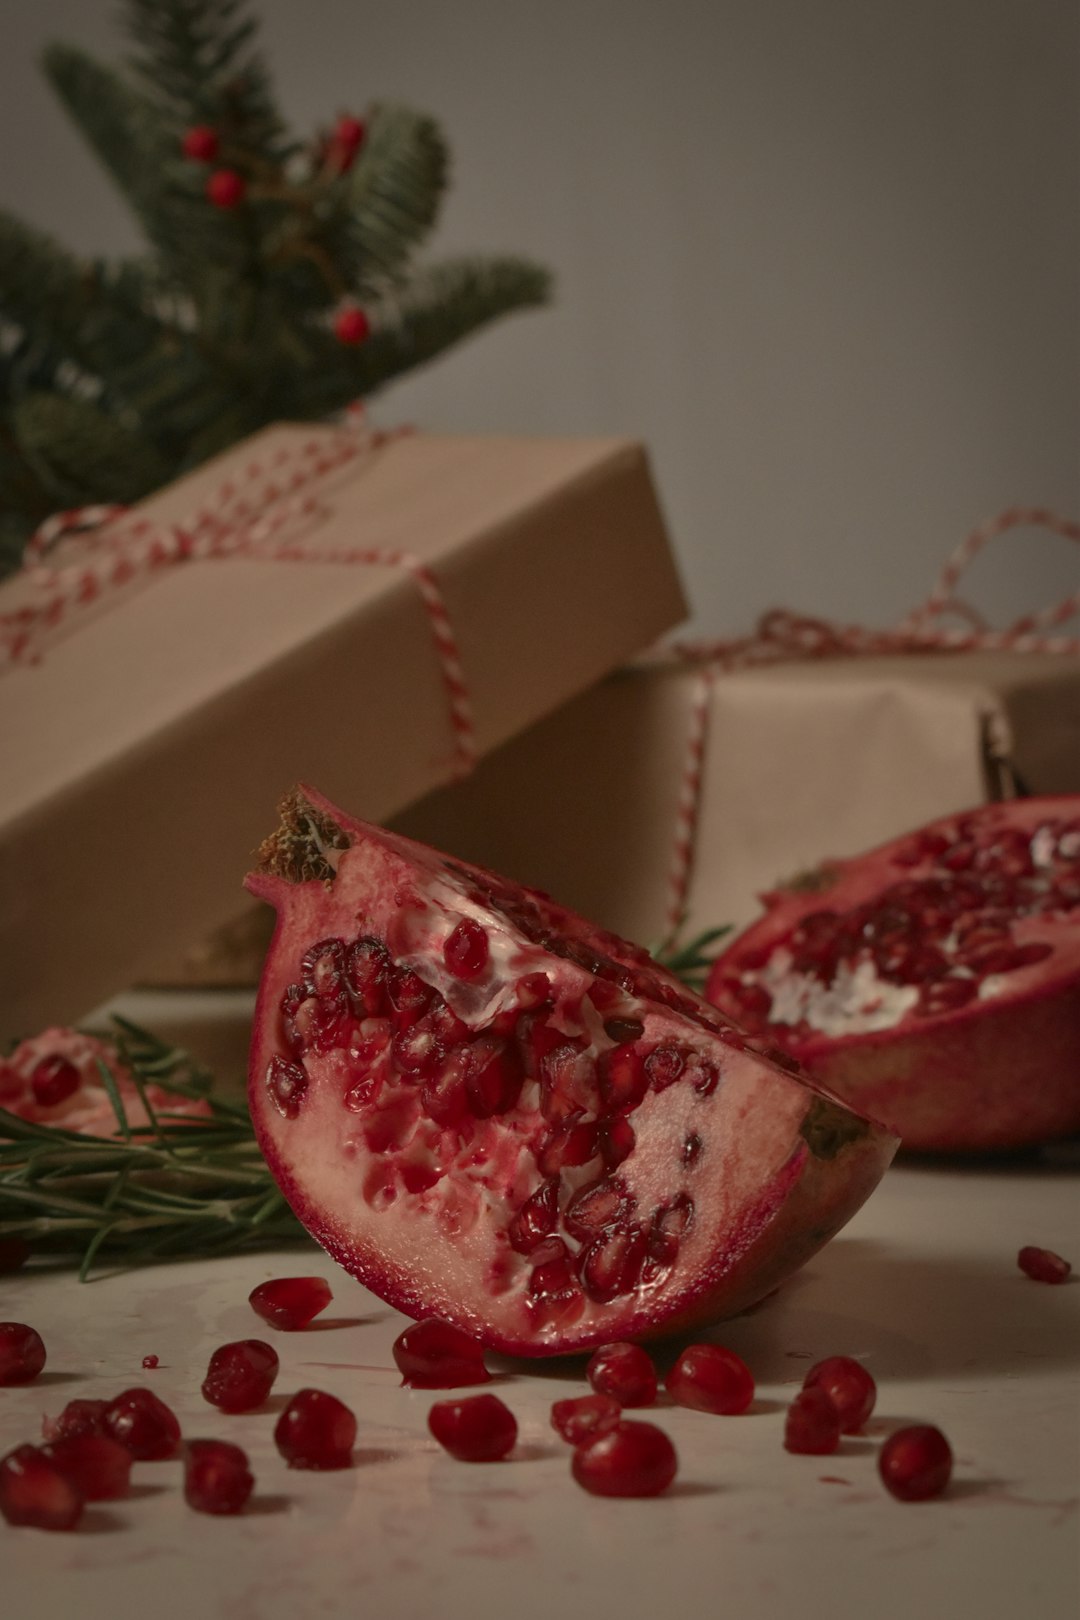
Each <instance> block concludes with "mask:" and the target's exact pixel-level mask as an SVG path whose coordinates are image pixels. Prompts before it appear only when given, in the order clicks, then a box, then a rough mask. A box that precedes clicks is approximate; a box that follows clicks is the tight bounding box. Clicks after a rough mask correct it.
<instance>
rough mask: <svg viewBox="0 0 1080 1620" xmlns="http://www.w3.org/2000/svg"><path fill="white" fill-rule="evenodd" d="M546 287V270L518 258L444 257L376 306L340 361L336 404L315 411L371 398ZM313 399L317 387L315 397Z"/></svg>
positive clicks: (530, 303)
mask: <svg viewBox="0 0 1080 1620" xmlns="http://www.w3.org/2000/svg"><path fill="white" fill-rule="evenodd" d="M550 290H551V278H550V277H549V275H548V273H547V272H546V271H545V270H542V269H540V268H539V267H538V266H537V265H534V264H530V263H529V262H528V261H526V260H524V259H514V258H504V259H454V260H450V259H448V260H444V261H443V262H442V263H440V264H436V265H433V266H431V267H430V268H428V269H425V270H421V271H417V272H416V274H415V275H414V276H412V277H411V278H410V280H409V283H408V286H407V287H406V288H405V289H404V291H403V292H402V293H401V295H400V296H399V297H397V298H394V299H393V300H389V299H388V300H387V301H386V303H385V304H384V305H383V306H381V307H379V308H377V309H376V311H375V320H374V327H373V331H372V334H371V336H370V338H369V339H368V340H367V342H366V343H365V344H364V345H363V347H362V348H360V349H359V350H357V351H356V352H355V354H352V355H350V354H348V353H347V354H346V355H345V356H344V360H345V363H346V365H347V366H348V372H347V379H348V381H347V385H346V387H345V388H344V389H342V390H340V391H338V390H335V392H336V393H337V397H336V398H335V400H334V401H333V402H332V403H330V402H325V403H321V405H320V408H321V409H323V410H328V409H332V408H334V406H335V405H336V406H340V405H344V404H345V403H346V402H347V400H348V398H350V397H352V395H354V394H357V393H361V394H368V393H373V392H374V391H375V390H376V389H378V388H381V387H382V386H383V385H384V384H385V383H387V382H389V381H390V379H391V378H393V377H396V376H398V375H399V374H400V373H401V372H403V371H407V370H409V369H410V368H411V367H413V366H419V365H423V364H425V362H427V361H429V360H433V359H434V358H435V357H436V355H439V354H441V353H443V351H444V350H446V349H448V348H450V347H451V345H452V344H454V343H458V342H460V341H461V339H462V338H465V337H468V336H469V335H470V334H471V333H472V332H475V331H476V330H477V328H479V327H481V326H484V325H486V323H487V322H488V321H491V320H494V319H495V318H496V317H497V316H499V315H506V314H509V313H510V312H511V311H512V310H520V309H528V308H530V307H533V308H535V307H536V306H538V305H541V304H543V303H545V302H546V301H547V298H548V296H549V294H550ZM335 380H336V379H335ZM318 395H319V385H318V383H317V382H316V384H315V385H314V397H315V398H318Z"/></svg>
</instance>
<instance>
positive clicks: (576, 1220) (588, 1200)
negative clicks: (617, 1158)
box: [563, 1176, 634, 1243]
mask: <svg viewBox="0 0 1080 1620" xmlns="http://www.w3.org/2000/svg"><path fill="white" fill-rule="evenodd" d="M633 1207H634V1200H633V1198H632V1197H631V1196H630V1194H629V1193H628V1192H627V1190H626V1183H625V1182H624V1181H622V1180H621V1179H620V1178H619V1177H618V1176H606V1177H605V1178H604V1180H603V1181H587V1182H586V1183H585V1185H584V1187H579V1188H578V1190H577V1192H576V1193H575V1194H574V1195H573V1197H572V1198H571V1199H570V1201H569V1203H568V1204H567V1206H566V1209H565V1210H564V1212H563V1225H564V1226H565V1227H566V1230H567V1231H568V1232H569V1233H570V1235H571V1237H576V1238H579V1239H580V1240H581V1242H583V1243H587V1242H588V1241H589V1240H590V1239H591V1238H594V1237H596V1236H597V1235H598V1234H599V1233H600V1232H604V1231H607V1230H608V1228H609V1227H612V1226H615V1225H618V1224H620V1223H621V1222H622V1221H623V1220H625V1218H626V1217H627V1216H628V1215H629V1214H630V1213H631V1212H632V1210H633Z"/></svg>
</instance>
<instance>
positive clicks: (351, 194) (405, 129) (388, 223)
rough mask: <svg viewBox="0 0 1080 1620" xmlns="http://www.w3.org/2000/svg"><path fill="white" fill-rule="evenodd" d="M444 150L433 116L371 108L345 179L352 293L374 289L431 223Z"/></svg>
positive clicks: (445, 167) (443, 176)
mask: <svg viewBox="0 0 1080 1620" xmlns="http://www.w3.org/2000/svg"><path fill="white" fill-rule="evenodd" d="M449 163H450V159H449V153H448V152H447V149H446V143H445V141H444V140H443V136H442V132H441V131H440V129H439V127H438V125H437V124H436V123H435V121H434V119H432V118H427V117H425V116H424V115H423V114H421V113H415V112H412V111H410V109H409V108H407V107H394V106H382V107H376V108H375V109H374V111H373V113H372V116H371V119H370V121H369V124H368V131H367V135H366V137H365V139H364V144H363V147H362V148H361V151H360V156H359V158H358V160H357V163H356V166H355V168H354V169H353V170H352V173H351V175H350V177H349V180H348V189H347V203H348V208H349V214H350V235H351V240H352V244H353V258H354V260H355V261H356V263H355V269H354V277H355V285H356V291H357V292H358V293H359V294H360V295H361V296H366V295H368V294H370V293H377V292H378V291H379V290H380V288H381V287H383V286H385V283H386V282H387V281H388V280H389V279H391V278H393V277H395V276H397V275H398V274H399V272H400V271H401V269H402V267H403V266H404V264H405V262H406V260H407V259H408V257H409V254H410V253H411V252H412V251H413V249H414V248H415V247H417V246H418V244H419V243H420V242H422V241H423V240H424V238H425V237H426V236H427V234H428V232H429V231H430V230H431V229H432V227H433V225H434V224H435V221H436V218H437V216H438V212H439V204H440V202H441V200H442V194H443V191H444V189H445V187H446V182H447V178H448V172H449Z"/></svg>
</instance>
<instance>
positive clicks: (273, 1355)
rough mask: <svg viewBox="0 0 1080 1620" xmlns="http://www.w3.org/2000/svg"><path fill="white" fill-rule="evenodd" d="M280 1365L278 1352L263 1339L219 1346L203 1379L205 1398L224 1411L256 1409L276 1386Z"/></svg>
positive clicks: (242, 1340)
mask: <svg viewBox="0 0 1080 1620" xmlns="http://www.w3.org/2000/svg"><path fill="white" fill-rule="evenodd" d="M279 1366H280V1362H279V1361H278V1358H277V1351H276V1350H274V1349H272V1348H271V1346H270V1345H268V1344H265V1343H264V1342H263V1340H262V1339H237V1340H235V1341H234V1342H233V1343H232V1344H222V1345H219V1346H218V1348H217V1349H216V1350H215V1351H214V1353H213V1355H212V1356H211V1357H210V1365H209V1367H208V1368H207V1371H206V1377H205V1378H204V1379H203V1382H202V1392H203V1397H204V1398H205V1399H206V1400H208V1401H209V1402H210V1405H211V1406H217V1407H220V1408H221V1410H222V1411H223V1412H253V1411H254V1410H255V1408H256V1407H257V1406H261V1405H262V1404H263V1402H264V1401H265V1400H266V1397H267V1396H268V1395H269V1393H270V1391H271V1389H272V1388H273V1386H274V1380H275V1378H276V1377H277V1375H278V1368H279Z"/></svg>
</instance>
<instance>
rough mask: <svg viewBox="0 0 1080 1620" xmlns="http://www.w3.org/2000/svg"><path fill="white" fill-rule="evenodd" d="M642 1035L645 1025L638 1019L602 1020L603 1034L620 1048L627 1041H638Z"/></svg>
mask: <svg viewBox="0 0 1080 1620" xmlns="http://www.w3.org/2000/svg"><path fill="white" fill-rule="evenodd" d="M644 1033H645V1025H644V1024H643V1023H642V1022H641V1019H640V1018H605V1019H604V1034H605V1035H606V1036H607V1038H608V1040H609V1041H614V1042H615V1044H616V1045H617V1046H622V1045H624V1044H625V1043H626V1042H627V1041H639V1040H640V1039H641V1037H642V1036H643V1035H644Z"/></svg>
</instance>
